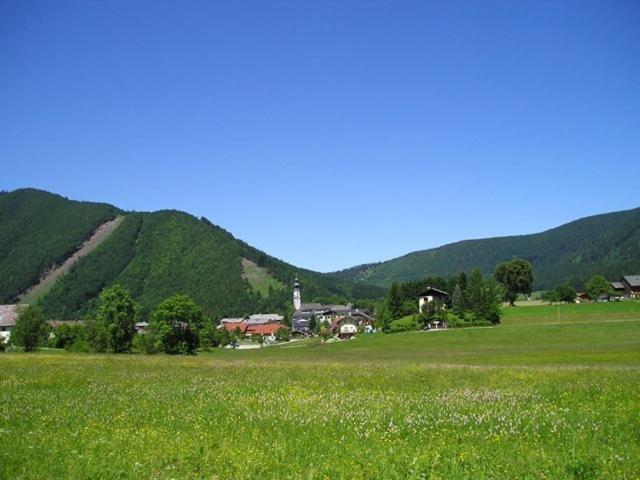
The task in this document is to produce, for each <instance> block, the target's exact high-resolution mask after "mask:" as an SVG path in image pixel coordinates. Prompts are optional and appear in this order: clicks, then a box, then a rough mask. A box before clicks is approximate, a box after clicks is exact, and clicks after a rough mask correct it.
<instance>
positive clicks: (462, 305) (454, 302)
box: [451, 282, 467, 317]
mask: <svg viewBox="0 0 640 480" xmlns="http://www.w3.org/2000/svg"><path fill="white" fill-rule="evenodd" d="M465 283H466V282H465ZM466 306H467V302H466V300H465V298H464V293H463V291H462V287H461V286H460V284H457V285H456V286H455V289H454V290H453V295H452V296H451V308H452V309H453V313H455V314H456V315H458V316H460V317H462V316H463V315H464V312H465V310H466V308H467V307H466Z"/></svg>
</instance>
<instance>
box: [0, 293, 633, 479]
mask: <svg viewBox="0 0 640 480" xmlns="http://www.w3.org/2000/svg"><path fill="white" fill-rule="evenodd" d="M618 305H620V304H610V305H599V304H596V305H580V306H567V307H561V311H560V321H559V322H558V321H557V310H555V307H553V308H552V309H547V307H516V308H514V309H509V310H508V311H507V312H506V315H505V319H504V323H503V325H501V326H498V327H490V328H469V329H459V330H448V331H440V332H428V333H422V332H408V333H401V334H395V335H381V334H375V335H369V336H366V335H361V336H359V337H358V338H356V339H354V340H351V341H348V342H340V343H333V344H324V345H323V344H320V343H319V342H317V341H315V340H312V341H303V342H297V343H291V344H287V345H285V346H280V347H269V348H263V349H260V350H257V351H256V350H254V351H228V350H219V351H215V352H213V353H210V354H200V355H198V356H197V357H178V358H170V357H166V356H153V357H146V356H138V355H82V354H76V355H74V354H69V353H65V352H50V351H47V352H39V353H36V354H30V355H27V354H4V355H2V356H0V367H1V369H0V399H1V400H2V406H3V407H2V415H1V416H0V478H114V479H115V478H167V479H169V478H176V479H181V478H193V479H197V478H247V479H249V478H251V479H255V478H305V479H307V478H321V479H322V478H330V479H335V478H367V479H370V478H376V479H381V478H398V479H405V478H434V479H436V478H441V479H450V478H456V479H457V478H464V479H481V478H518V479H521V478H531V479H534V478H535V479H549V478H558V479H565V478H576V479H589V478H611V479H620V478H622V479H625V478H628V479H634V478H639V475H640V473H639V472H640V388H639V386H640V310H636V307H637V306H638V305H640V304H627V305H624V306H618ZM534 308H538V309H540V310H537V311H534V310H533V309H534ZM554 313H555V316H554Z"/></svg>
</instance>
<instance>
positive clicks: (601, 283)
mask: <svg viewBox="0 0 640 480" xmlns="http://www.w3.org/2000/svg"><path fill="white" fill-rule="evenodd" d="M584 289H585V291H586V292H587V295H589V298H590V299H591V300H598V297H600V296H601V295H607V296H609V295H611V294H612V293H613V288H612V287H611V284H610V283H609V282H607V279H606V278H604V277H603V276H602V275H594V276H593V277H591V279H589V281H588V282H587V283H585V284H584Z"/></svg>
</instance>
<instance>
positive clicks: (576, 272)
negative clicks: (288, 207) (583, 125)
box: [331, 208, 640, 288]
mask: <svg viewBox="0 0 640 480" xmlns="http://www.w3.org/2000/svg"><path fill="white" fill-rule="evenodd" d="M516 257H519V258H524V259H526V260H528V261H530V262H531V263H532V265H533V269H534V274H535V283H534V287H535V288H551V287H554V286H557V285H559V284H561V283H563V282H570V283H572V284H574V285H575V286H582V284H583V282H584V281H585V280H587V279H588V278H589V277H591V276H592V275H594V274H601V275H604V276H605V277H607V278H609V279H617V278H619V277H620V276H621V275H622V274H625V273H626V274H629V273H638V272H640V208H636V209H633V210H625V211H621V212H614V213H608V214H603V215H595V216H592V217H586V218H582V219H580V220H576V221H574V222H571V223H567V224H565V225H562V226H560V227H557V228H553V229H551V230H547V231H545V232H542V233H537V234H532V235H519V236H510V237H497V238H487V239H483V240H466V241H462V242H457V243H452V244H449V245H444V246H442V247H439V248H433V249H430V250H423V251H418V252H413V253H409V254H407V255H404V256H402V257H398V258H395V259H393V260H389V261H386V262H381V263H374V264H367V265H360V266H357V267H353V268H350V269H346V270H342V271H340V272H335V273H332V274H331V275H334V276H336V277H337V278H341V279H343V280H353V281H356V282H364V283H368V284H373V285H379V286H389V285H390V284H391V283H392V282H394V281H408V280H417V279H420V278H424V277H426V276H444V277H449V276H451V275H455V274H456V273H458V272H461V271H469V270H471V269H473V268H476V267H478V268H480V269H481V270H482V272H483V273H485V274H490V273H493V271H494V269H495V267H496V265H497V264H498V263H500V262H503V261H506V260H511V259H513V258H516Z"/></svg>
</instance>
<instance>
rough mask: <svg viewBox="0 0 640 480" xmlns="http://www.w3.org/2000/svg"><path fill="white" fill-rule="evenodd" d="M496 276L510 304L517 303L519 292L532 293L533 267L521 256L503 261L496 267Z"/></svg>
mask: <svg viewBox="0 0 640 480" xmlns="http://www.w3.org/2000/svg"><path fill="white" fill-rule="evenodd" d="M495 277H496V280H497V281H498V282H500V283H501V284H502V287H503V289H504V299H505V300H506V301H507V302H509V305H511V306H513V305H514V304H515V301H516V298H518V294H519V293H522V294H529V293H531V286H532V285H533V269H532V268H531V264H530V263H529V262H527V261H526V260H522V259H521V258H516V259H515V260H511V261H509V262H503V263H501V264H499V265H498V266H497V267H496V272H495Z"/></svg>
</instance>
